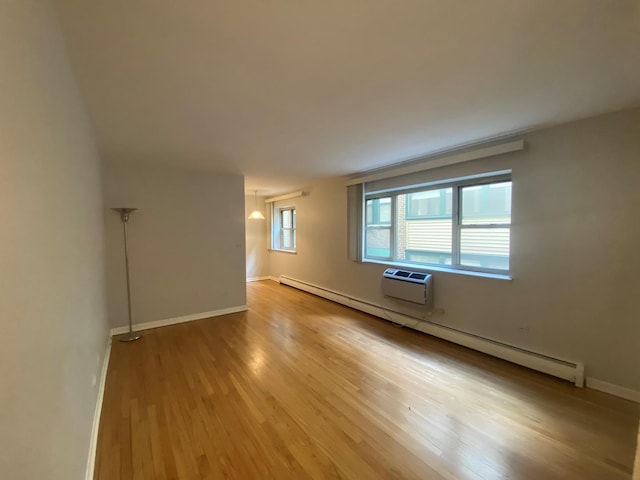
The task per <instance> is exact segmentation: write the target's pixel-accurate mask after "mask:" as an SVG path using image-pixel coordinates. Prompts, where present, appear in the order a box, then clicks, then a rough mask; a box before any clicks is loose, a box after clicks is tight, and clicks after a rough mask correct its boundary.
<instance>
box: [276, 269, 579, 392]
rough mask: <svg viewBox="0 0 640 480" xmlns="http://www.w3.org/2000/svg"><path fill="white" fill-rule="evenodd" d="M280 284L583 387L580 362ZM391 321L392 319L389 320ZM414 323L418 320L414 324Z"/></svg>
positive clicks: (285, 280) (291, 281) (312, 288)
mask: <svg viewBox="0 0 640 480" xmlns="http://www.w3.org/2000/svg"><path fill="white" fill-rule="evenodd" d="M280 283H281V284H283V285H288V286H290V287H293V288H297V289H298V290H302V291H305V292H307V293H311V294H313V295H317V296H319V297H323V298H326V299H327V300H331V301H333V302H336V303H340V304H342V305H345V306H347V307H350V308H353V309H356V310H360V311H361V312H365V313H368V314H370V315H374V316H376V317H379V318H381V319H383V320H387V321H397V323H403V324H407V326H408V327H409V328H412V329H414V330H418V331H420V332H423V333H426V334H428V335H432V336H434V337H438V338H442V339H443V340H447V341H450V342H452V343H456V344H458V345H462V346H464V347H467V348H471V349H473V350H477V351H479V352H482V353H486V354H487V355H491V356H494V357H497V358H501V359H502V360H506V361H508V362H511V363H515V364H517V365H522V366H523V367H527V368H531V369H532V370H536V371H539V372H542V373H546V374H548V375H552V376H554V377H557V378H562V379H564V380H567V381H570V382H572V383H574V384H575V385H576V386H577V387H583V386H584V378H585V377H584V364H583V363H582V362H573V361H568V360H564V359H559V358H554V357H550V356H548V355H543V354H540V353H536V352H532V351H529V350H524V349H522V348H519V347H514V346H513V345H508V344H505V343H502V342H498V341H495V340H491V339H488V338H485V337H481V336H478V335H473V334H470V333H467V332H464V331H461V330H457V329H454V328H451V327H447V326H444V325H440V324H437V323H433V322H430V321H427V320H422V319H416V318H414V317H410V316H408V315H404V314H402V313H399V312H395V311H390V310H389V309H387V308H382V307H381V306H379V305H376V304H374V303H371V302H368V301H366V300H361V299H358V298H355V297H351V296H349V295H345V294H342V293H339V292H336V291H333V290H330V289H327V288H324V287H320V286H317V285H313V284H311V283H307V282H304V281H302V280H296V279H295V278H291V277H287V276H285V275H281V276H280ZM390 317H394V318H395V319H394V318H390ZM416 320H421V321H419V322H416Z"/></svg>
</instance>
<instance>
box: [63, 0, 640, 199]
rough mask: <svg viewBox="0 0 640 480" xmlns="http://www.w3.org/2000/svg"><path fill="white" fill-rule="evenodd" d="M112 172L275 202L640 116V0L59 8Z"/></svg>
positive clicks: (190, 0)
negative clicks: (320, 186) (131, 167)
mask: <svg viewBox="0 0 640 480" xmlns="http://www.w3.org/2000/svg"><path fill="white" fill-rule="evenodd" d="M55 3H56V4H57V7H58V10H59V14H60V18H61V23H62V25H63V30H64V33H65V36H66V39H67V43H68V48H69V53H70V55H71V59H72V63H73V67H74V69H75V71H76V73H77V76H78V81H79V83H80V87H81V89H82V91H83V93H84V96H85V98H86V102H87V104H88V107H89V111H90V113H91V116H92V119H93V122H94V126H95V129H96V135H97V140H98V144H99V148H100V151H101V153H102V155H103V157H104V158H106V159H119V160H123V161H157V162H162V163H171V164H178V163H179V164H184V165H189V166H193V167H198V168H200V167H206V168H208V169H211V170H212V171H225V172H240V173H243V174H245V175H246V176H247V177H248V178H247V189H248V190H252V189H254V188H258V189H260V190H261V192H265V193H267V192H268V193H275V192H278V191H283V190H286V189H290V188H294V187H298V186H301V185H303V184H304V183H306V182H309V181H310V180H312V179H316V178H318V177H324V176H330V175H338V174H348V173H353V172H358V171H363V170H367V169H371V168H375V167H380V166H383V165H387V164H390V163H396V162H399V161H403V160H407V159H410V158H413V157H416V156H420V155H424V154H428V153H429V152H434V151H437V150H441V149H444V148H448V147H452V146H455V145H461V144H466V143H470V142H474V141H478V140H481V139H485V138H489V137H495V136H497V135H501V134H504V133H505V132H512V131H518V130H523V129H529V128H532V127H536V126H540V125H548V124H555V123H559V122H563V121H567V120H572V119H576V118H581V117H586V116H591V115H595V114H598V113H602V112H605V111H611V110H617V109H621V108H624V107H628V106H632V105H637V104H638V103H639V102H640V2H638V1H637V0H630V1H627V0H562V1H558V0H518V1H514V0H483V1H467V0H446V1H445V0H225V1H222V0H89V1H88V0H56V1H55Z"/></svg>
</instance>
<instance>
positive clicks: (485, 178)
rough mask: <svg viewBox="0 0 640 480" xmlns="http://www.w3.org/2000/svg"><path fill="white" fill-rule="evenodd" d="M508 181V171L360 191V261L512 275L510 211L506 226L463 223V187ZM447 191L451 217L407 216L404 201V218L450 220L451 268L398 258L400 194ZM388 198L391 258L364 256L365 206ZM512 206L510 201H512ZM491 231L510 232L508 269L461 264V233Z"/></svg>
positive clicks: (407, 204)
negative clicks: (397, 237)
mask: <svg viewBox="0 0 640 480" xmlns="http://www.w3.org/2000/svg"><path fill="white" fill-rule="evenodd" d="M505 182H509V183H511V184H512V185H513V180H512V178H511V172H507V173H504V172H500V173H496V174H495V175H482V176H475V177H467V178H464V179H458V180H456V179H450V180H444V181H438V182H434V183H432V184H421V185H409V186H407V187H401V188H394V189H390V190H382V191H374V192H370V193H367V192H366V191H365V192H363V193H364V194H363V209H364V210H363V212H364V214H363V215H362V225H361V226H362V232H363V235H362V260H363V261H365V262H366V261H373V262H380V261H384V262H385V263H390V264H396V265H415V266H416V267H418V268H424V269H427V270H428V269H429V268H434V269H438V270H442V269H444V270H454V271H460V272H478V273H487V274H496V275H507V276H510V274H511V225H512V223H513V211H512V210H511V214H510V220H509V223H489V224H463V223H462V190H463V188H465V187H470V186H485V185H492V184H498V183H505ZM447 188H451V189H452V195H451V215H441V216H432V215H424V216H423V215H420V216H409V201H406V205H405V209H406V211H405V215H406V216H405V219H406V220H426V219H438V218H442V219H446V218H451V265H446V264H437V263H425V262H416V261H411V260H403V259H398V258H397V252H396V250H395V245H396V242H397V239H396V236H397V231H396V229H397V218H396V217H397V212H396V205H397V197H398V196H400V195H407V196H408V195H410V194H412V193H418V192H426V191H430V190H445V189H447ZM387 197H391V208H392V210H391V225H390V229H391V238H390V256H389V257H375V256H368V255H367V228H371V226H367V218H366V204H367V201H369V200H373V199H376V198H387ZM512 204H513V199H512ZM385 228H389V226H385ZM493 228H508V229H509V268H508V269H506V270H503V269H496V268H486V267H476V266H472V265H466V264H461V263H460V257H461V238H462V231H463V230H465V229H493Z"/></svg>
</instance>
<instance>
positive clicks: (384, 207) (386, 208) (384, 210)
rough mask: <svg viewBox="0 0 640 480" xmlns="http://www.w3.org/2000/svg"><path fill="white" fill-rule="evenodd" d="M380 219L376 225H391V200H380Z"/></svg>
mask: <svg viewBox="0 0 640 480" xmlns="http://www.w3.org/2000/svg"><path fill="white" fill-rule="evenodd" d="M379 201H380V219H379V220H378V223H381V224H389V223H391V199H390V198H381V199H380V200H379Z"/></svg>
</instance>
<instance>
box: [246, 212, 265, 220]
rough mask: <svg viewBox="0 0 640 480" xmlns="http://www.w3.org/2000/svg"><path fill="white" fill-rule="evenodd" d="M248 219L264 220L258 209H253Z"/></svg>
mask: <svg viewBox="0 0 640 480" xmlns="http://www.w3.org/2000/svg"><path fill="white" fill-rule="evenodd" d="M249 219H250V220H264V215H262V213H261V212H260V211H258V210H254V211H253V212H251V214H250V215H249Z"/></svg>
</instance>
